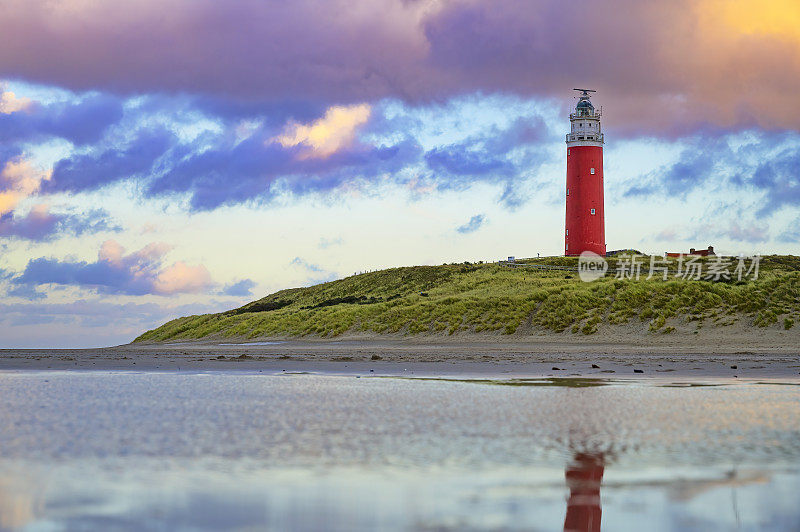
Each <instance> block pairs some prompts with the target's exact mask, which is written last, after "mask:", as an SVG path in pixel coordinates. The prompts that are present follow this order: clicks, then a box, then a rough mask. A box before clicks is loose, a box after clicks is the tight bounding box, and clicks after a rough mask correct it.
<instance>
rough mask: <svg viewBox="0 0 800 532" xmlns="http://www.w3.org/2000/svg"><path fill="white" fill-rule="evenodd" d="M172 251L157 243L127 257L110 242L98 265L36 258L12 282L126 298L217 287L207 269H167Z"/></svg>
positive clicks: (179, 264)
mask: <svg viewBox="0 0 800 532" xmlns="http://www.w3.org/2000/svg"><path fill="white" fill-rule="evenodd" d="M169 249H170V248H169V246H167V245H166V244H162V243H153V244H149V245H147V246H145V247H144V248H142V249H140V250H139V251H136V252H133V253H129V254H126V253H125V249H124V248H123V247H122V246H120V245H119V244H118V243H117V242H115V241H113V240H107V241H106V242H104V243H103V245H102V247H101V248H100V252H99V253H98V259H97V260H96V261H94V262H86V261H70V260H65V261H60V260H58V259H49V258H45V257H41V258H38V259H32V260H30V261H28V264H27V266H26V267H25V270H24V271H23V272H22V273H21V274H19V275H18V276H16V277H14V278H13V279H12V283H13V284H15V285H17V286H22V287H36V286H40V285H47V284H55V285H64V286H76V287H80V288H86V289H89V290H94V291H96V292H98V293H107V294H125V295H145V294H157V295H172V294H179V293H197V292H207V291H208V290H210V289H211V288H213V287H214V283H213V281H212V280H211V276H210V274H209V273H208V270H207V269H206V268H205V266H202V265H201V266H190V265H188V264H186V263H184V262H182V261H178V262H175V263H173V264H171V265H169V266H165V265H164V264H163V257H164V255H165V254H166V253H167V251H169Z"/></svg>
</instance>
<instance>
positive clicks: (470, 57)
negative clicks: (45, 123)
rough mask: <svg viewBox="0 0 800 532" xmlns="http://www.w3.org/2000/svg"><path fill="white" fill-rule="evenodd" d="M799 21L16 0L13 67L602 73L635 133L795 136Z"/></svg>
mask: <svg viewBox="0 0 800 532" xmlns="http://www.w3.org/2000/svg"><path fill="white" fill-rule="evenodd" d="M620 13H624V16H620ZM589 14H590V15H589ZM798 18H800V7H798V5H797V3H796V2H793V1H792V0H775V1H774V2H772V3H770V6H769V7H768V8H765V7H764V5H763V2H760V1H758V0H745V1H743V2H722V1H720V0H676V1H674V2H641V1H638V0H610V1H609V2H607V3H604V5H603V8H602V9H598V8H597V6H596V4H595V3H594V2H590V1H589V0H577V1H573V2H562V1H559V0H496V1H493V2H481V1H478V0H452V1H447V2H438V1H424V0H420V1H408V0H355V1H352V0H351V1H345V0H332V1H330V2H324V3H320V2H315V1H312V0H297V1H295V2H275V1H256V0H243V1H241V2H237V5H236V9H231V7H230V6H229V5H227V4H226V3H224V2H210V1H204V2H196V1H193V0H176V1H173V2H170V3H169V4H164V3H163V2H160V1H157V0H140V1H139V2H137V4H136V8H135V9H130V7H129V6H126V5H123V4H120V3H108V2H80V3H77V4H76V3H74V2H71V3H56V4H53V3H52V2H49V1H47V0H8V1H7V2H6V3H5V4H4V16H3V18H2V20H0V34H2V35H3V36H4V41H5V46H4V47H3V49H2V50H0V74H1V75H6V76H9V77H14V78H20V79H25V80H28V81H33V82H41V83H47V84H54V85H58V86H62V87H66V88H70V89H73V90H91V89H99V90H103V91H108V92H114V93H121V94H142V93H176V94H177V93H181V94H197V95H204V96H207V97H211V98H220V99H227V100H229V101H231V102H261V103H262V104H265V105H266V104H274V103H276V102H313V103H314V104H315V105H318V104H322V105H323V106H325V107H327V106H330V105H343V106H346V105H353V104H360V103H363V102H369V103H371V102H376V101H378V100H380V99H382V98H400V99H403V100H404V101H406V102H411V103H419V102H429V101H437V100H442V99H446V98H449V97H452V96H454V95H459V94H466V93H473V92H483V93H491V92H503V93H514V94H519V95H521V96H524V97H538V98H553V97H557V98H560V99H563V98H564V97H565V93H566V91H567V90H568V89H569V88H572V87H574V86H580V85H582V84H584V83H590V84H591V85H593V86H594V87H595V88H597V89H599V90H600V91H601V92H600V93H599V95H598V97H599V98H602V100H603V103H604V104H605V106H606V108H607V110H608V111H609V112H608V114H607V116H608V117H609V123H608V127H610V128H618V129H620V130H621V131H626V132H629V133H633V132H637V131H638V132H641V131H649V132H658V133H659V134H670V135H685V134H687V133H689V132H693V131H697V129H698V128H702V127H703V126H704V125H707V124H715V125H717V126H720V127H726V128H732V127H742V126H744V127H752V126H760V127H764V128H768V129H780V128H794V129H797V128H798V127H800V109H797V106H795V105H794V98H795V97H794V93H793V91H791V90H786V89H785V87H792V86H794V85H795V83H796V81H797V79H798V75H800V61H798V58H799V57H800V46H799V44H800V31H798V30H797V26H798V25H797V23H796V22H797V20H798ZM142 28H147V31H142ZM572 36H574V38H572ZM586 43H602V45H598V46H592V45H589V46H587V44H586ZM255 65H257V68H256V67H254V66H255ZM241 105H247V104H246V103H244V104H241Z"/></svg>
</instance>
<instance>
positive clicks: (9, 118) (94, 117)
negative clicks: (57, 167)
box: [0, 93, 123, 146]
mask: <svg viewBox="0 0 800 532" xmlns="http://www.w3.org/2000/svg"><path fill="white" fill-rule="evenodd" d="M122 102H123V100H121V99H120V98H117V97H114V96H111V95H108V94H102V93H88V94H83V95H81V96H73V97H70V98H68V99H66V100H63V101H56V102H52V103H48V104H46V105H43V104H40V103H38V102H29V103H28V104H27V105H26V107H25V108H24V111H25V112H14V113H7V114H3V113H0V141H3V142H7V143H19V142H34V141H41V140H47V139H49V138H52V137H59V138H63V139H66V140H68V141H69V142H71V143H73V144H75V145H78V146H84V145H87V144H92V143H95V142H97V141H99V140H100V139H101V138H102V137H103V135H104V134H105V132H106V131H107V130H108V128H109V127H111V126H112V125H114V124H116V123H118V122H119V121H120V120H121V119H122V117H123V104H122Z"/></svg>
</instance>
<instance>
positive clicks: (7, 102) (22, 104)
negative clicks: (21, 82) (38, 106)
mask: <svg viewBox="0 0 800 532" xmlns="http://www.w3.org/2000/svg"><path fill="white" fill-rule="evenodd" d="M30 107H31V100H30V98H25V97H24V96H23V97H18V96H17V95H16V94H14V93H13V92H11V91H4V90H3V87H2V86H0V114H11V113H16V112H18V111H27V110H28V109H29V108H30Z"/></svg>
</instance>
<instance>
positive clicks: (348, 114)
mask: <svg viewBox="0 0 800 532" xmlns="http://www.w3.org/2000/svg"><path fill="white" fill-rule="evenodd" d="M370 112H371V107H370V106H369V105H368V104H360V105H351V106H348V107H341V106H334V107H330V108H329V109H328V110H327V111H325V116H323V117H322V118H320V119H318V120H316V121H314V122H312V123H311V124H308V125H306V124H298V123H291V124H289V125H287V126H286V128H285V129H284V132H283V134H282V135H279V136H277V137H275V139H274V140H275V141H276V142H278V143H279V144H280V145H282V146H284V147H286V148H288V147H294V146H302V147H303V151H301V154H300V157H301V158H312V157H320V158H324V157H328V156H330V155H333V154H334V153H336V152H337V151H339V150H340V149H342V148H346V147H348V146H350V145H351V144H352V143H353V141H354V140H355V137H356V132H357V130H358V128H359V127H360V126H362V125H364V124H365V123H366V122H367V120H369V116H370Z"/></svg>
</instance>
